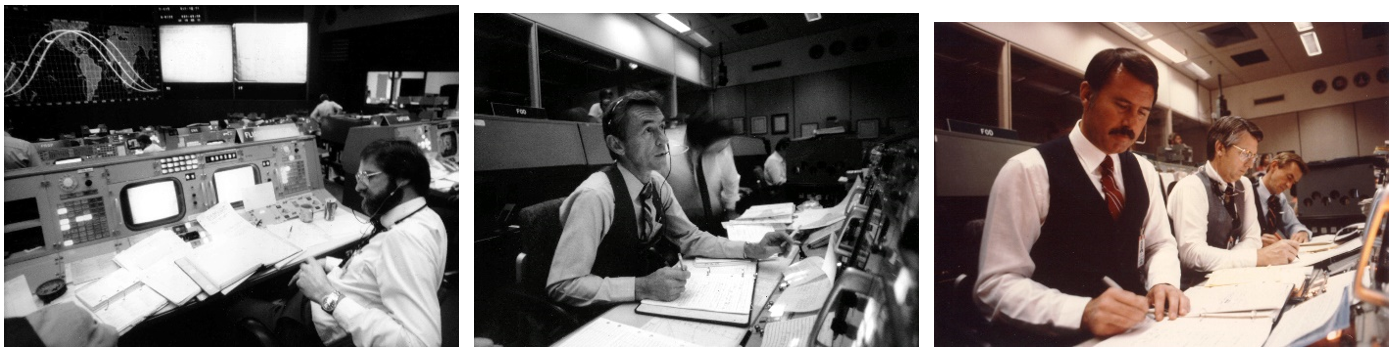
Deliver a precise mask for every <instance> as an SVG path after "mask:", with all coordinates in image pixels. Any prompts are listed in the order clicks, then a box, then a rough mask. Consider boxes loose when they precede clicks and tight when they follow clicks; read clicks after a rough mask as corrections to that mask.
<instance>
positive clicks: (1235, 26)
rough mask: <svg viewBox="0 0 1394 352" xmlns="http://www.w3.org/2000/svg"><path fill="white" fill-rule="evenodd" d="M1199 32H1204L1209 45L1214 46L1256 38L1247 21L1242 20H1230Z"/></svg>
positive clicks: (1224, 45)
mask: <svg viewBox="0 0 1394 352" xmlns="http://www.w3.org/2000/svg"><path fill="white" fill-rule="evenodd" d="M1200 34H1204V35H1205V40H1206V41H1208V42H1210V46H1213V47H1216V48H1223V47H1226V46H1229V45H1233V44H1238V43H1243V42H1246V41H1250V40H1254V39H1258V36H1257V35H1254V29H1253V28H1252V27H1249V24H1248V23H1243V22H1230V23H1225V24H1221V25H1218V26H1214V27H1210V28H1206V29H1202V30H1200Z"/></svg>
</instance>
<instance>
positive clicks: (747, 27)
mask: <svg viewBox="0 0 1394 352" xmlns="http://www.w3.org/2000/svg"><path fill="white" fill-rule="evenodd" d="M768 28H770V24H769V23H765V18H764V17H756V18H753V19H750V20H746V21H744V22H736V24H733V25H731V29H734V30H736V34H740V35H746V34H750V33H754V32H759V31H762V30H765V29H768Z"/></svg>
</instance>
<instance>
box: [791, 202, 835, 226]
mask: <svg viewBox="0 0 1394 352" xmlns="http://www.w3.org/2000/svg"><path fill="white" fill-rule="evenodd" d="M846 218H847V202H843V203H841V204H838V205H837V206H834V207H832V208H822V209H807V210H804V211H801V212H799V213H797V214H794V222H793V224H791V225H789V227H792V228H795V229H799V230H806V229H816V228H820V227H824V226H828V225H832V224H836V223H838V222H840V221H842V219H846Z"/></svg>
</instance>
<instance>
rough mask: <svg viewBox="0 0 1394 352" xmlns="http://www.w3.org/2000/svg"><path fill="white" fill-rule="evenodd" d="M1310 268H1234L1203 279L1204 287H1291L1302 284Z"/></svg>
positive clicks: (1287, 266) (1286, 266) (1216, 272)
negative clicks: (1276, 284)
mask: <svg viewBox="0 0 1394 352" xmlns="http://www.w3.org/2000/svg"><path fill="white" fill-rule="evenodd" d="M1311 272H1312V268H1311V267H1302V266H1293V265H1283V266H1266V267H1256V268H1235V269H1223V270H1216V271H1215V272H1212V273H1210V274H1207V275H1206V276H1205V277H1206V278H1207V280H1206V281H1205V285H1206V286H1224V285H1238V284H1247V283H1259V282H1280V283H1287V284H1292V285H1298V284H1302V283H1303V282H1305V281H1306V280H1307V275H1308V274H1310V273H1311Z"/></svg>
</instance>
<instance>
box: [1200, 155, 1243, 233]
mask: <svg viewBox="0 0 1394 352" xmlns="http://www.w3.org/2000/svg"><path fill="white" fill-rule="evenodd" d="M1197 176H1199V177H1200V180H1201V183H1203V184H1204V188H1205V199H1206V200H1207V201H1208V202H1209V203H1210V212H1209V213H1207V214H1205V243H1207V244H1209V245H1210V246H1211V247H1215V248H1224V249H1229V247H1230V243H1229V240H1230V237H1234V241H1235V242H1239V240H1240V238H1239V237H1240V235H1241V234H1243V231H1241V230H1240V229H1238V228H1234V217H1235V216H1234V215H1229V211H1228V210H1225V202H1224V201H1223V200H1220V196H1219V195H1218V194H1217V193H1216V191H1215V186H1214V185H1213V184H1212V182H1220V184H1221V186H1223V184H1224V181H1213V179H1211V178H1210V176H1209V175H1206V174H1205V171H1201V172H1199V173H1197ZM1236 183H1238V182H1236ZM1233 187H1236V188H1237V187H1241V186H1238V185H1236V186H1233ZM1220 192H1224V189H1220ZM1240 196H1241V197H1242V196H1243V193H1240ZM1234 207H1235V209H1234V210H1235V211H1234V213H1235V214H1236V215H1238V214H1244V200H1243V199H1236V200H1235V202H1234Z"/></svg>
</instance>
